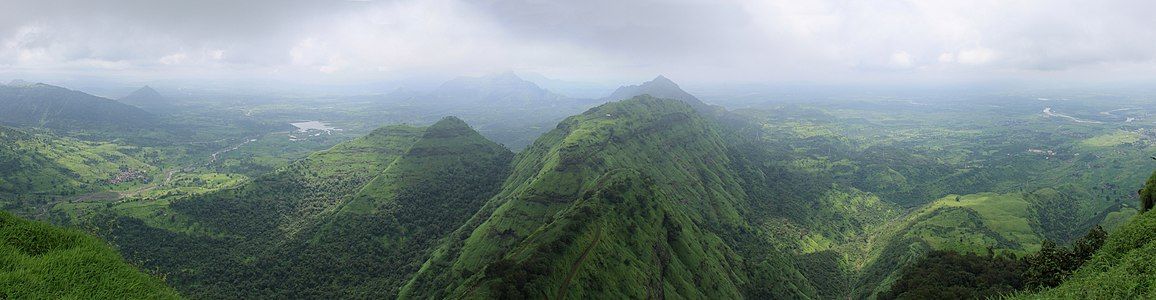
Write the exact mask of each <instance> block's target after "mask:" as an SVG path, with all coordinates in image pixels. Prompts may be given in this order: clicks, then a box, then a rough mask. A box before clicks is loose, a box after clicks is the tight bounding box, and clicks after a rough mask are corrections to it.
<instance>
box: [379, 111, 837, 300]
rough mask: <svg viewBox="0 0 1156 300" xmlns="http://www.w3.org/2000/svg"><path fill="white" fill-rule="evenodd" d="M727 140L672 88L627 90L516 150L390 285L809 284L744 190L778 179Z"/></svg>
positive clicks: (618, 292)
mask: <svg viewBox="0 0 1156 300" xmlns="http://www.w3.org/2000/svg"><path fill="white" fill-rule="evenodd" d="M732 153H733V152H732V151H730V149H729V148H728V141H727V140H726V139H725V138H724V137H723V135H722V134H720V129H719V128H718V126H717V125H715V124H714V123H713V121H711V120H708V119H707V118H704V117H702V116H700V115H699V114H698V113H697V112H696V111H695V109H694V108H693V107H692V106H690V105H688V104H687V103H684V102H682V101H679V100H671V99H658V98H654V97H650V96H640V97H635V98H632V99H629V100H624V101H621V102H614V103H608V104H605V105H602V106H599V107H596V108H594V109H591V110H589V111H587V112H586V113H583V114H581V115H578V116H574V117H571V118H568V119H566V120H565V121H563V122H562V123H561V124H559V125H558V126H557V128H556V129H554V130H552V131H550V132H549V133H547V134H546V135H544V136H542V137H541V138H539V139H538V141H537V142H535V143H534V144H533V145H531V146H530V147H529V148H528V149H527V150H526V151H524V152H522V153H520V154H519V155H518V157H517V158H516V159H515V162H514V170H513V174H512V175H511V176H510V178H509V179H508V180H507V181H506V183H505V185H504V186H503V187H502V190H501V192H500V193H498V195H496V196H494V197H493V198H491V199H490V200H489V201H488V202H487V203H486V204H485V206H483V207H482V209H481V211H479V212H478V213H477V214H475V215H474V216H473V217H472V218H471V219H470V220H469V221H468V223H467V224H466V225H465V226H463V227H462V228H460V229H458V230H457V231H455V232H454V233H453V234H451V235H450V237H449V238H448V239H446V240H445V241H444V242H443V243H442V244H441V246H439V247H438V249H437V250H436V251H435V252H434V254H433V256H432V257H431V258H430V259H429V260H428V261H427V262H426V263H425V264H424V265H423V266H422V268H421V270H420V271H419V272H418V273H417V274H416V275H415V276H414V278H413V279H412V280H411V281H410V282H409V283H407V285H406V286H405V288H404V289H403V290H402V294H401V297H402V298H526V297H530V298H566V297H571V298H645V297H671V298H740V297H744V296H745V297H751V298H765V297H775V298H799V297H814V296H816V295H817V294H818V292H817V291H816V289H815V287H814V286H813V285H812V284H811V283H810V282H809V281H807V280H806V279H805V278H804V276H803V274H802V273H801V272H799V271H798V270H797V269H796V268H795V266H794V264H793V263H792V262H791V261H790V260H789V259H788V256H787V255H786V254H783V253H781V252H779V251H777V250H775V249H774V248H773V246H772V245H771V244H769V243H768V242H767V240H766V237H767V236H768V235H767V233H766V232H764V231H763V230H762V228H761V227H760V226H758V225H759V224H760V221H762V220H766V219H767V218H766V217H764V216H761V215H758V214H755V213H753V211H754V210H753V208H754V207H760V206H763V207H765V206H768V205H769V206H773V205H774V204H770V203H767V202H773V201H776V200H779V199H769V198H764V197H763V196H767V195H768V194H760V193H759V192H755V190H758V189H759V188H764V189H765V188H767V187H770V186H777V185H774V184H767V182H757V181H744V180H743V179H742V178H740V176H739V171H738V169H740V168H738V167H736V166H737V165H741V164H742V162H740V161H739V160H741V155H737V154H736V155H731V154H732ZM764 175H765V174H764ZM763 178H766V177H763ZM756 196H757V197H756ZM784 202H785V201H784ZM782 205H783V206H787V204H785V203H783V204H782Z"/></svg>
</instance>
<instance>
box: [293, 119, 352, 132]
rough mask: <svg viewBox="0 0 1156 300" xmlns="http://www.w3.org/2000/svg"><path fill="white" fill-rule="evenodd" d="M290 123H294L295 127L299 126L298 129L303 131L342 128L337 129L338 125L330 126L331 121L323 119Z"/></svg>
mask: <svg viewBox="0 0 1156 300" xmlns="http://www.w3.org/2000/svg"><path fill="white" fill-rule="evenodd" d="M289 125H293V126H294V127H297V131H301V132H305V131H310V130H321V131H333V130H340V129H337V127H333V126H329V123H326V122H322V121H305V122H296V123H289Z"/></svg>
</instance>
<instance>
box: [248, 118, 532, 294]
mask: <svg viewBox="0 0 1156 300" xmlns="http://www.w3.org/2000/svg"><path fill="white" fill-rule="evenodd" d="M512 157H513V153H512V152H510V151H509V150H507V149H505V148H504V147H502V146H500V145H498V144H496V143H494V142H491V141H489V140H487V139H485V138H484V137H482V136H481V135H480V134H478V133H477V132H476V131H474V130H473V129H471V128H470V127H469V126H468V125H466V123H465V122H462V121H461V120H459V119H457V118H454V117H448V118H445V119H443V120H441V121H439V122H438V123H435V124H434V125H432V126H430V127H428V128H427V129H425V131H424V133H423V134H422V136H421V137H420V138H419V139H418V140H417V141H416V142H415V143H414V144H413V145H412V146H411V147H410V148H409V150H408V151H406V152H405V153H404V154H403V155H401V156H400V157H398V158H397V159H396V160H395V161H394V162H393V163H392V164H390V165H389V166H388V168H387V169H386V170H384V171H383V172H382V173H380V175H378V176H377V177H376V178H374V179H373V180H371V181H370V182H369V183H368V184H366V185H365V186H364V187H363V188H361V189H360V191H358V192H357V193H356V194H355V195H354V196H352V197H351V198H350V200H348V202H347V203H346V204H344V205H342V206H341V208H340V209H339V212H338V213H336V214H335V215H332V216H329V217H326V218H325V219H324V220H323V221H322V223H321V224H320V225H319V226H317V227H316V228H312V229H309V230H308V233H307V234H304V235H302V236H301V238H300V240H299V241H294V242H292V243H287V244H286V247H287V248H288V249H286V250H278V251H273V252H274V253H282V252H285V253H287V254H297V253H300V255H296V256H293V255H277V256H275V257H270V259H287V260H288V262H284V263H281V264H279V265H278V267H274V268H272V270H269V272H270V273H281V274H280V275H282V276H284V277H285V278H288V279H287V280H288V282H297V281H300V282H302V283H306V282H320V281H325V280H331V279H332V278H358V280H351V281H346V282H342V283H340V284H336V285H333V286H322V287H318V288H317V289H315V290H312V291H301V292H300V293H297V294H290V295H293V296H294V297H297V296H305V297H373V298H381V297H385V298H392V297H394V296H396V294H397V289H398V288H400V287H401V285H402V284H403V283H404V282H405V280H406V279H407V278H408V277H409V276H410V275H411V274H412V273H413V272H415V271H416V270H417V269H418V267H419V266H420V264H421V263H422V262H423V261H424V259H425V258H426V257H427V255H428V253H429V249H430V248H431V247H432V245H434V243H435V242H436V241H437V240H438V239H440V238H442V237H443V236H445V235H446V234H447V233H449V232H450V231H452V230H454V229H456V228H457V227H459V226H461V224H462V223H464V222H465V220H466V219H467V218H469V217H470V216H471V215H473V214H474V213H475V212H477V210H478V208H479V207H481V205H482V204H483V203H484V202H485V200H486V199H488V198H489V197H490V196H493V195H494V194H495V193H497V191H498V188H499V187H500V186H501V184H502V181H503V180H504V179H505V178H506V176H507V175H508V174H509V163H510V160H511V158H512ZM282 266H292V268H288V269H287V268H281V267H282ZM302 269H305V270H309V271H308V272H300V270H302ZM292 272H298V273H297V274H294V273H292ZM302 273H303V274H302Z"/></svg>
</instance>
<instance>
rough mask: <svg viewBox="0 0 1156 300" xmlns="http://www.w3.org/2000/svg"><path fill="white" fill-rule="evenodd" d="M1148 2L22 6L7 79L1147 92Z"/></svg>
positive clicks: (7, 14)
mask: <svg viewBox="0 0 1156 300" xmlns="http://www.w3.org/2000/svg"><path fill="white" fill-rule="evenodd" d="M1145 6H1151V4H1149V3H1146V2H1143V1H1108V2H1098V3H1097V4H1096V5H1095V6H1094V7H1089V5H1086V4H1081V3H1080V2H1078V1H1073V2H1066V1H1059V2H1056V1H1028V2H1022V3H1015V4H1006V3H1003V2H999V1H994V2H972V1H966V2H964V1H959V2H935V3H926V2H918V1H883V2H874V3H842V2H837V1H807V2H798V1H722V2H715V1H675V2H659V1H630V2H618V1H593V2H579V3H549V2H545V3H539V2H520V1H492V2H477V3H473V2H467V1H458V0H435V1H287V2H283V1H244V2H239V3H234V2H232V1H205V2H186V1H172V2H168V1H166V2H152V1H145V2H138V1H128V0H123V1H102V2H99V3H98V2H91V1H67V0H52V1H29V0H17V1H9V2H8V3H7V4H6V9H5V10H4V11H3V12H0V17H2V18H0V19H2V20H3V21H0V79H4V80H5V81H7V80H12V79H23V80H28V81H39V82H45V83H51V84H57V85H63V86H74V87H76V88H101V89H106V88H114V89H118V90H117V91H122V92H123V90H126V89H127V88H128V87H130V86H133V85H136V86H139V85H145V84H151V85H158V86H168V87H171V88H182V87H200V88H222V89H233V88H238V87H248V88H252V89H254V90H260V91H281V92H284V91H296V92H311V93H322V94H324V93H328V94H365V93H385V92H388V91H390V90H392V89H396V88H398V87H413V88H418V89H429V88H432V87H435V86H436V85H438V84H440V83H441V82H444V81H447V80H450V79H452V78H455V77H458V76H484V75H487V74H494V73H502V72H511V71H512V72H516V73H518V74H520V75H522V76H523V77H524V78H527V79H528V80H530V81H535V82H536V83H538V84H539V85H547V84H543V82H542V81H544V80H555V81H558V82H559V83H565V84H569V85H571V86H579V87H585V88H586V89H589V90H597V89H602V90H612V89H613V88H614V87H616V86H619V85H625V84H629V83H637V82H641V81H644V80H649V79H650V78H653V77H654V76H657V75H665V76H668V77H670V78H674V79H675V80H676V81H678V82H680V83H682V84H683V85H685V86H687V87H690V89H691V90H694V89H695V87H700V88H706V89H719V88H733V87H743V86H746V87H752V86H772V87H781V86H804V87H805V86H850V87H855V86H889V87H903V86H914V87H944V86H946V87H959V86H991V85H1013V86H1018V85H1023V86H1032V87H1048V86H1061V87H1066V86H1071V85H1073V84H1076V85H1084V86H1091V87H1094V86H1098V85H1121V84H1123V85H1128V86H1142V85H1145V84H1150V83H1152V82H1154V80H1156V61H1154V60H1153V59H1154V58H1156V46H1154V45H1153V44H1151V43H1146V42H1144V41H1149V40H1152V37H1153V36H1152V35H1153V33H1151V32H1149V30H1145V29H1146V28H1152V27H1156V20H1153V19H1152V18H1150V17H1148V16H1147V15H1146V14H1143V13H1138V12H1142V11H1146V10H1145V9H1144V7H1145ZM591 93H592V92H591ZM110 96H112V95H110ZM573 96H575V97H582V96H588V95H573Z"/></svg>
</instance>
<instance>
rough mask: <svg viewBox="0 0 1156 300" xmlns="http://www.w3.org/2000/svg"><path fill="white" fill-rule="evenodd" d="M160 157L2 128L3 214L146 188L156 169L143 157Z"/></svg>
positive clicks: (147, 151)
mask: <svg viewBox="0 0 1156 300" xmlns="http://www.w3.org/2000/svg"><path fill="white" fill-rule="evenodd" d="M156 155H157V153H155V150H152V149H147V148H141V147H135V146H124V145H117V144H113V143H106V142H87V141H79V140H75V139H71V138H63V137H55V136H52V135H49V134H43V133H41V134H33V133H28V132H25V131H22V130H18V129H13V128H8V127H3V126H0V208H3V209H6V210H10V211H19V210H31V209H33V208H35V207H37V206H38V205H40V204H43V203H45V202H46V201H50V200H53V199H59V198H65V197H72V196H75V195H78V194H83V193H88V192H94V191H98V190H100V189H101V188H107V187H113V186H117V185H120V184H126V183H129V182H147V181H149V180H151V178H152V176H153V173H155V172H156V171H157V168H156V167H154V166H152V165H150V164H149V163H147V162H145V161H142V157H149V156H156ZM26 212H29V211H26ZM29 213H31V212H29Z"/></svg>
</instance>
